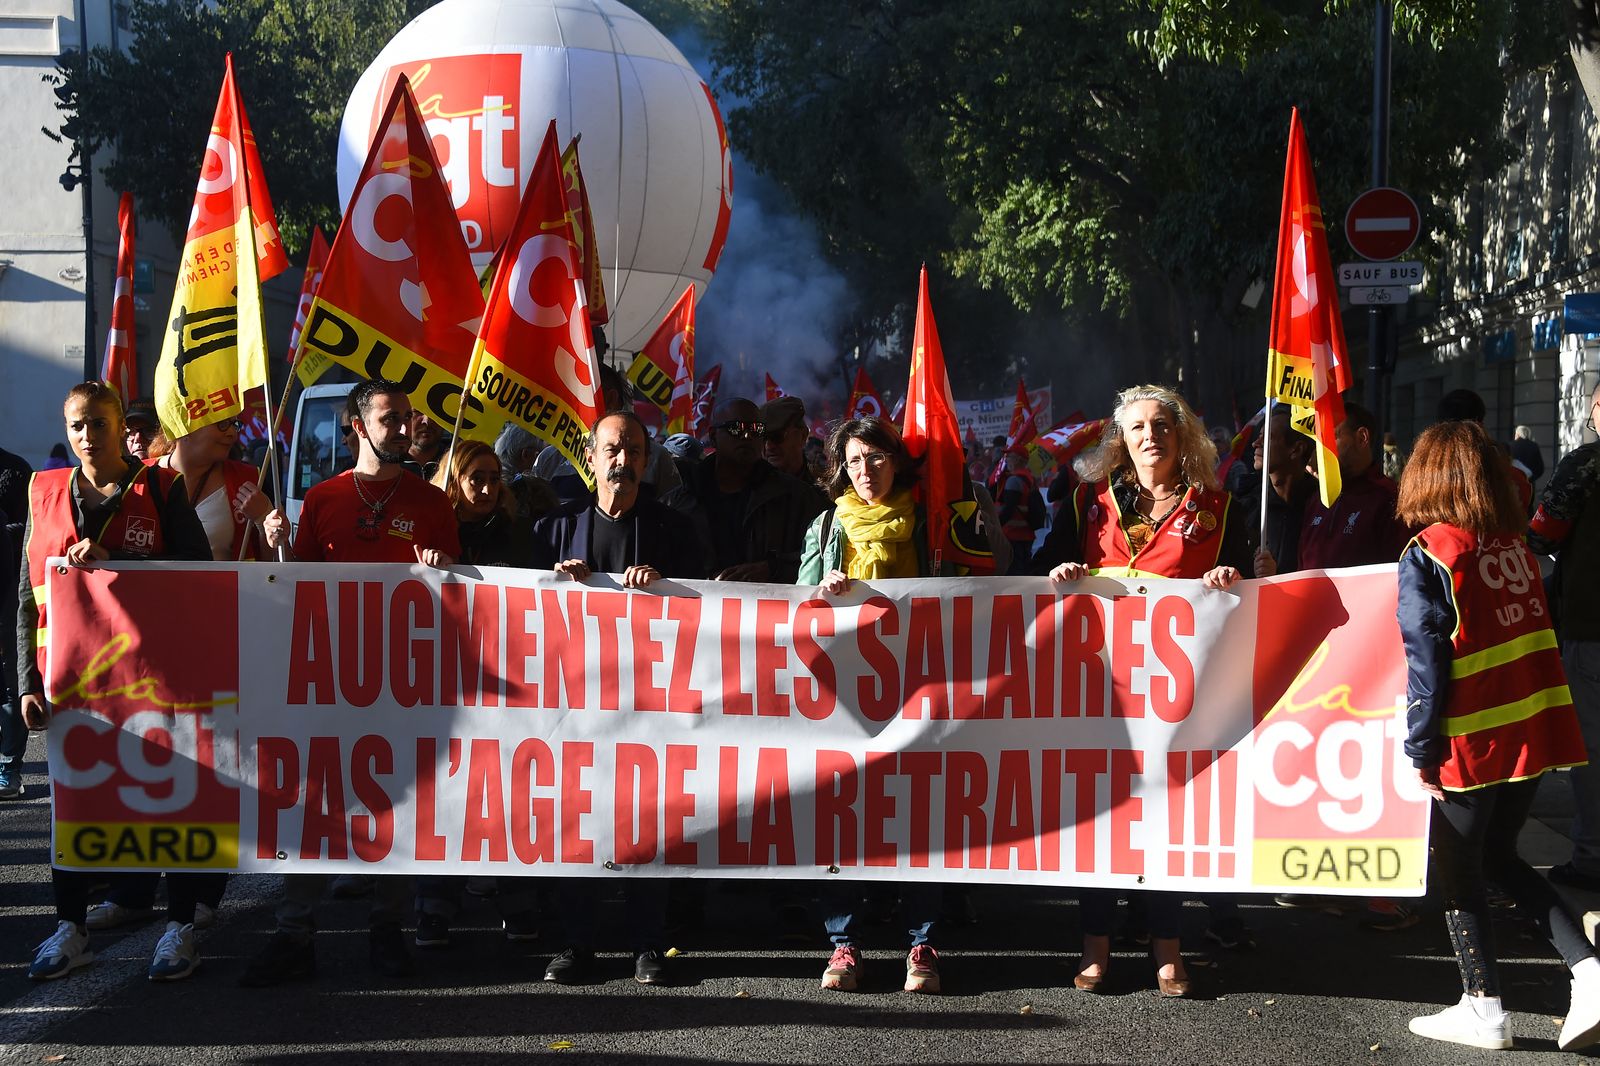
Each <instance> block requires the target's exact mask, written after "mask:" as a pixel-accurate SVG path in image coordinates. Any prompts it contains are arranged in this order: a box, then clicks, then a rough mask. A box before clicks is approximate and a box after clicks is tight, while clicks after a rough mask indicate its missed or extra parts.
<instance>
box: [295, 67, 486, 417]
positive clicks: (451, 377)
mask: <svg viewBox="0 0 1600 1066" xmlns="http://www.w3.org/2000/svg"><path fill="white" fill-rule="evenodd" d="M482 317H483V293H482V292H481V291H480V290H479V289H478V280H477V276H476V275H475V274H474V273H473V270H472V257H471V256H470V255H469V254H468V252H467V244H466V241H465V240H464V239H463V238H462V236H461V225H460V223H459V222H458V221H457V219H456V213H455V209H454V208H453V207H451V205H450V189H449V187H448V186H447V185H446V184H445V181H444V176H443V174H442V173H441V171H440V167H439V160H438V157H437V156H436V155H435V154H434V151H433V139H432V138H431V137H430V136H428V131H427V128H426V127H425V126H424V125H423V122H422V116H421V113H420V111H419V110H418V108H417V102H416V98H415V97H414V96H412V94H411V86H410V83H409V82H408V81H407V80H406V79H405V77H403V76H402V77H401V78H399V79H398V80H397V81H396V83H395V87H394V92H393V93H391V94H390V96H389V103H388V106H387V108H386V109H385V111H384V114H383V119H382V121H381V122H379V124H378V127H377V132H376V133H375V134H374V135H373V138H372V146H371V148H369V149H368V151H367V161H366V165H365V166H364V167H363V168H362V170H361V177H360V178H358V179H357V181H356V186H355V189H354V190H353V191H352V192H351V194H350V203H349V204H348V205H347V206H346V207H345V212H344V218H343V220H342V221H341V222H340V223H339V231H338V232H337V233H335V234H334V235H333V245H332V247H331V248H329V249H328V262H327V265H326V266H325V267H324V268H323V271H322V281H321V282H320V283H319V284H318V285H317V291H316V295H315V296H314V297H313V299H312V301H311V307H310V309H309V311H308V312H307V314H306V325H305V329H304V330H303V331H302V332H301V334H300V345H301V347H302V348H304V350H305V351H304V354H303V355H302V356H301V357H300V359H299V364H298V367H297V369H296V371H295V372H296V375H297V376H298V377H299V378H300V380H301V382H303V383H305V384H310V383H311V382H313V381H315V380H316V379H317V378H318V377H319V376H321V374H322V373H323V371H324V370H326V369H327V367H328V365H329V364H330V363H338V364H339V365H340V366H344V367H347V368H349V369H350V370H353V371H355V372H356V373H357V374H360V375H361V376H362V377H366V378H380V377H381V378H388V379H390V380H392V381H397V382H399V383H400V384H401V385H402V386H404V387H405V390H406V393H407V394H408V395H409V396H410V398H411V403H412V405H413V406H414V407H416V408H417V409H418V410H421V411H424V412H426V413H427V415H428V417H429V418H431V419H433V421H435V422H437V423H438V424H439V425H441V426H446V427H451V426H456V425H457V422H458V421H459V422H460V423H462V424H463V425H470V424H471V423H472V422H473V421H474V419H475V418H476V417H477V413H478V412H476V411H473V410H470V409H469V410H468V411H466V412H462V411H461V410H460V403H461V394H462V393H461V382H462V379H463V378H464V377H465V375H466V372H467V363H468V361H469V360H470V359H471V357H472V343H473V337H474V335H475V333H476V332H477V328H478V323H479V321H480V320H481V319H482ZM469 408H470V403H469ZM458 415H464V416H465V417H461V418H459V419H458ZM499 429H500V422H499V420H498V419H496V420H495V422H494V427H493V432H496V433H497V432H499ZM457 432H460V427H457Z"/></svg>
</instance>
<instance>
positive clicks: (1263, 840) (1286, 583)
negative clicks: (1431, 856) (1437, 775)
mask: <svg viewBox="0 0 1600 1066" xmlns="http://www.w3.org/2000/svg"><path fill="white" fill-rule="evenodd" d="M1374 571H1375V572H1373V573H1370V574H1365V575H1361V576H1353V575H1352V576H1344V575H1341V583H1342V584H1343V587H1344V595H1345V597H1347V598H1350V599H1352V601H1354V600H1356V599H1359V601H1360V602H1362V603H1363V604H1370V605H1373V606H1375V607H1377V608H1378V609H1376V610H1374V611H1372V612H1371V613H1365V612H1364V617H1366V618H1369V619H1371V618H1380V619H1382V620H1383V623H1382V624H1376V625H1374V624H1366V625H1361V626H1358V625H1352V624H1350V616H1349V613H1348V612H1347V610H1346V608H1345V604H1344V599H1342V598H1341V596H1340V592H1339V586H1336V585H1335V584H1334V582H1332V581H1331V580H1329V579H1328V578H1327V577H1324V576H1321V575H1316V574H1314V575H1308V576H1304V577H1292V578H1287V579H1283V580H1279V581H1274V582H1268V583H1265V584H1262V585H1261V586H1259V589H1258V595H1259V600H1258V609H1259V612H1260V613H1259V618H1260V622H1259V624H1258V627H1257V643H1258V648H1257V654H1256V658H1255V663H1256V667H1255V677H1254V690H1255V696H1254V700H1255V720H1256V726H1255V731H1254V734H1253V738H1252V748H1253V752H1252V760H1251V761H1252V766H1253V768H1254V776H1255V789H1254V792H1255V804H1254V819H1255V829H1254V839H1255V848H1254V856H1253V861H1254V867H1253V881H1254V883H1256V884H1258V885H1267V886H1280V885H1282V886H1290V887H1291V888H1293V889H1294V890H1296V891H1298V890H1300V889H1315V890H1316V891H1317V892H1350V893H1366V892H1372V893H1376V894H1382V893H1383V892H1384V891H1385V890H1391V891H1397V890H1402V889H1407V890H1411V892H1412V893H1414V892H1415V890H1416V889H1419V888H1421V886H1422V885H1423V883H1424V879H1425V877H1426V874H1427V864H1428V851H1427V826H1428V803H1427V797H1426V795H1425V794H1424V793H1423V792H1422V790H1421V788H1420V787H1419V786H1418V785H1417V783H1416V779H1415V775H1414V773H1413V771H1412V769H1411V762H1410V760H1409V759H1407V758H1406V757H1405V754H1404V751H1403V750H1402V748H1401V744H1402V742H1403V740H1404V738H1405V717H1404V708H1405V672H1404V659H1403V658H1401V659H1399V660H1398V669H1396V670H1393V671H1389V670H1379V669H1376V668H1375V666H1376V664H1391V663H1395V662H1396V659H1397V657H1396V656H1395V655H1394V650H1393V649H1395V648H1397V647H1399V645H1400V631H1399V626H1398V624H1397V623H1396V622H1395V576H1394V570H1393V569H1392V568H1389V567H1385V568H1383V569H1382V570H1377V569H1376V568H1374ZM1352 586H1354V588H1353V589H1352ZM1308 810H1309V811H1312V812H1314V813H1315V817H1314V818H1313V819H1311V820H1310V823H1311V824H1315V825H1318V826H1320V827H1321V828H1322V830H1324V832H1321V833H1318V834H1317V835H1315V836H1311V835H1308V834H1307V833H1306V830H1305V827H1306V825H1307V824H1308V819H1307V818H1306V812H1307V811H1308ZM1397 894H1398V893H1397Z"/></svg>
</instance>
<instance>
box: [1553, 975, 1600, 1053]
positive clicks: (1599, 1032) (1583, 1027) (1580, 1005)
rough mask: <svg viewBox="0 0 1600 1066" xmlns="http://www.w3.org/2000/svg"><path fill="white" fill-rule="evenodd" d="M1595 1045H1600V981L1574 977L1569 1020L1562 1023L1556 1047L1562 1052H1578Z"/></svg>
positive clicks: (1568, 1014) (1568, 1011) (1568, 1008)
mask: <svg viewBox="0 0 1600 1066" xmlns="http://www.w3.org/2000/svg"><path fill="white" fill-rule="evenodd" d="M1595 1044H1600V981H1585V980H1584V979H1582V978H1580V977H1574V978H1573V979H1572V1000H1571V1003H1570V1004H1569V1005H1568V1007H1567V1020H1566V1021H1564V1022H1562V1023H1561V1038H1560V1039H1559V1040H1557V1041H1556V1045H1557V1046H1558V1047H1560V1048H1561V1050H1562V1051H1577V1050H1578V1049H1579V1048H1586V1047H1592V1046H1593V1045H1595Z"/></svg>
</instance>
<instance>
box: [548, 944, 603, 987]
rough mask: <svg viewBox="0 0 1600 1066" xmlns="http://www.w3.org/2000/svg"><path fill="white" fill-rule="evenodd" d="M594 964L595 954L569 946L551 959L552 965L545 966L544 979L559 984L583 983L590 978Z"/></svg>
mask: <svg viewBox="0 0 1600 1066" xmlns="http://www.w3.org/2000/svg"><path fill="white" fill-rule="evenodd" d="M593 966H594V956H593V955H591V954H589V953H588V952H587V951H579V950H578V949H577V948H568V949H567V950H565V951H563V952H562V953H561V954H559V955H557V956H556V957H555V958H553V959H551V960H550V965H548V966H546V967H545V968H544V979H545V980H546V981H554V982H555V983H556V984H558V985H576V984H581V983H582V982H583V981H584V980H585V979H586V978H588V976H589V971H590V969H591V968H592V967H593Z"/></svg>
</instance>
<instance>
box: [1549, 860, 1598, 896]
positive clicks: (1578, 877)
mask: <svg viewBox="0 0 1600 1066" xmlns="http://www.w3.org/2000/svg"><path fill="white" fill-rule="evenodd" d="M1547 876H1548V877H1549V878H1550V880H1551V882H1553V883H1554V884H1558V885H1566V886H1567V887H1568V888H1581V889H1583V891H1585V892H1600V876H1596V875H1594V874H1586V873H1584V872H1583V871H1582V870H1580V869H1578V868H1577V867H1576V866H1574V865H1572V863H1570V862H1564V863H1562V864H1561V865H1560V866H1552V867H1550V873H1549V874H1548V875H1547Z"/></svg>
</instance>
